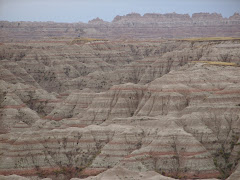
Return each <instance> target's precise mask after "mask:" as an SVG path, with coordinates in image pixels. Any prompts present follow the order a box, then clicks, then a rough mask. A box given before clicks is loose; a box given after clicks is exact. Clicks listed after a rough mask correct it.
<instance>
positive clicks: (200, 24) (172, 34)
mask: <svg viewBox="0 0 240 180" xmlns="http://www.w3.org/2000/svg"><path fill="white" fill-rule="evenodd" d="M239 27H240V19H239V14H238V13H235V14H234V15H233V16H231V17H229V18H223V17H222V15H221V14H217V13H213V14H209V13H195V14H193V15H192V17H190V16H189V15H188V14H177V13H168V14H157V13H147V14H144V15H143V16H141V15H140V14H138V13H132V14H127V15H125V16H116V17H115V18H114V19H113V21H112V22H105V21H103V20H102V19H100V18H96V19H93V20H91V21H89V22H88V23H87V24H86V23H54V22H6V21H1V22H0V32H1V35H2V36H1V37H0V41H1V42H3V41H4V42H6V41H7V42H9V41H24V40H36V39H43V38H44V37H93V38H100V39H102V38H106V39H119V38H120V39H121V38H131V39H132V38H134V39H136V38H138V39H139V38H140V39H141V38H142V39H146V38H147V39H156V38H186V37H222V36H229V37H232V36H233V37H236V36H239Z"/></svg>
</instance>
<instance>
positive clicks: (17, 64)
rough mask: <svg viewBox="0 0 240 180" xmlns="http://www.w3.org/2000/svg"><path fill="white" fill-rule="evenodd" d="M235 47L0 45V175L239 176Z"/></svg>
mask: <svg viewBox="0 0 240 180" xmlns="http://www.w3.org/2000/svg"><path fill="white" fill-rule="evenodd" d="M239 49H240V41H239V40H238V39H229V40H228V39H225V40H221V39H220V40H219V39H218V40H216V39H207V40H206V39H204V40H201V41H199V40H193V39H192V40H176V41H173V40H171V41H170V40H165V41H101V42H99V41H95V40H94V41H89V42H86V41H84V42H82V41H81V42H79V41H77V42H76V41H74V42H73V41H72V40H68V41H58V42H52V41H48V42H47V41H46V42H38V43H34V42H29V43H5V44H3V45H1V46H0V52H1V53H0V55H1V64H0V68H1V71H0V76H1V81H0V93H1V94H0V107H1V109H0V117H1V121H0V123H1V124H0V133H1V135H0V174H2V175H12V174H17V175H21V176H28V178H33V176H35V178H37V177H36V176H38V177H39V178H44V177H49V178H52V179H71V178H73V177H78V178H80V177H81V178H83V177H87V176H91V175H92V176H95V177H88V178H87V179H101V180H103V179H106V178H113V177H114V179H117V178H119V179H121V178H125V179H130V178H132V179H171V178H170V177H172V178H176V179H186V178H195V179H196V178H198V179H207V178H217V179H220V178H222V179H226V178H227V177H228V176H230V175H231V174H232V176H230V178H229V179H234V178H236V177H237V178H238V177H239V173H238V169H239V165H238V163H239V159H240V144H239V141H240V139H239V137H240V67H239V62H240V61H239V59H240V53H239V52H240V51H239ZM123 174H125V175H123ZM0 178H3V179H4V178H5V179H7V178H13V175H12V176H8V177H7V176H0Z"/></svg>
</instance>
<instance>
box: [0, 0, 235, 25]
mask: <svg viewBox="0 0 240 180" xmlns="http://www.w3.org/2000/svg"><path fill="white" fill-rule="evenodd" d="M131 12H137V13H140V14H142V15H143V14H144V13H153V12H154V13H162V14H164V13H171V12H176V13H188V14H190V15H191V14H192V13H195V12H210V13H213V12H217V13H221V14H222V15H223V16H224V17H229V16H231V15H233V13H234V12H240V0H0V20H8V21H56V22H79V21H81V22H87V21H89V20H91V19H93V18H96V17H99V18H101V19H103V20H106V21H112V20H113V18H114V17H115V16H116V15H125V14H128V13H131Z"/></svg>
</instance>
